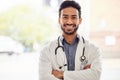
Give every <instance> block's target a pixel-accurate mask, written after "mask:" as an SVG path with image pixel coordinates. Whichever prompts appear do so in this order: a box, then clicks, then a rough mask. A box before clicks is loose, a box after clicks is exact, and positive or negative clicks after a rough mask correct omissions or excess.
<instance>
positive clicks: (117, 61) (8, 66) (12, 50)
mask: <svg viewBox="0 0 120 80" xmlns="http://www.w3.org/2000/svg"><path fill="white" fill-rule="evenodd" d="M62 1H63V0H0V80H38V79H39V78H38V77H39V72H38V63H39V51H40V50H41V48H42V47H43V46H44V45H45V44H47V42H48V41H49V40H52V39H54V38H57V37H58V36H59V35H60V33H61V30H60V26H59V25H58V8H59V5H60V3H61V2H62ZM76 1H77V2H79V3H80V5H81V7H82V18H83V21H82V24H81V25H80V27H79V30H78V33H79V34H81V35H83V36H84V37H85V38H86V39H89V40H91V41H92V42H93V43H95V44H96V45H98V46H99V47H100V49H101V50H102V53H101V54H102V57H103V59H102V60H103V72H102V76H101V80H120V76H119V75H118V74H120V45H119V44H120V22H119V21H120V18H119V17H120V11H119V8H120V1H119V0H97V1H96V0H76Z"/></svg>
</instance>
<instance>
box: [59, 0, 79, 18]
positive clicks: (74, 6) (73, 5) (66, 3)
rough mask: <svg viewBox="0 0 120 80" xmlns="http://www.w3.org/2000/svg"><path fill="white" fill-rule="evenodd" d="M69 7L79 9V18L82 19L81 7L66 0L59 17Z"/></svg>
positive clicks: (71, 0)
mask: <svg viewBox="0 0 120 80" xmlns="http://www.w3.org/2000/svg"><path fill="white" fill-rule="evenodd" d="M67 7H73V8H75V9H77V10H78V12H79V17H80V18H81V6H80V5H79V4H78V3H77V2H75V1H73V0H65V1H63V2H62V3H61V5H60V8H59V17H60V15H61V10H62V9H64V8H67Z"/></svg>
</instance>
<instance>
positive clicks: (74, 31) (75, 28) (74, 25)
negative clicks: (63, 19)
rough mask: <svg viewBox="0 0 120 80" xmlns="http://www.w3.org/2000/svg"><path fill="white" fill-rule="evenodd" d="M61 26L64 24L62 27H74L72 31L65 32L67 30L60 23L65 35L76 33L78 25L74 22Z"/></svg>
mask: <svg viewBox="0 0 120 80" xmlns="http://www.w3.org/2000/svg"><path fill="white" fill-rule="evenodd" d="M63 26H64V27H66V26H72V27H74V30H73V31H72V32H67V31H66V30H65V29H64V28H63V27H62V25H61V29H62V31H63V32H64V33H65V34H67V35H73V34H74V33H76V32H77V30H78V25H76V24H64V25H63Z"/></svg>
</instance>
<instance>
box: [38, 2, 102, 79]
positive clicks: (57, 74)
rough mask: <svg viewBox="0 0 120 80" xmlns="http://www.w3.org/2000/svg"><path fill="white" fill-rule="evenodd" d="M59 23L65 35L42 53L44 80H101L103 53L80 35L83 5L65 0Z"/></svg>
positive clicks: (41, 68) (41, 71)
mask: <svg viewBox="0 0 120 80" xmlns="http://www.w3.org/2000/svg"><path fill="white" fill-rule="evenodd" d="M58 21H59V24H60V26H61V29H62V31H63V33H62V35H61V36H59V37H58V39H57V40H55V41H52V42H51V43H50V44H49V45H48V46H46V47H45V48H44V49H43V50H42V51H41V54H40V63H39V72H40V75H39V76H40V80H99V79H100V74H101V57H100V51H99V49H98V48H97V47H96V46H94V45H93V44H91V43H90V42H88V41H87V40H85V39H84V38H83V37H82V36H80V35H78V33H77V29H78V27H79V24H81V21H82V18H81V7H80V5H79V4H78V3H77V2H75V1H71V0H66V1H63V3H62V4H61V5H60V8H59V19H58Z"/></svg>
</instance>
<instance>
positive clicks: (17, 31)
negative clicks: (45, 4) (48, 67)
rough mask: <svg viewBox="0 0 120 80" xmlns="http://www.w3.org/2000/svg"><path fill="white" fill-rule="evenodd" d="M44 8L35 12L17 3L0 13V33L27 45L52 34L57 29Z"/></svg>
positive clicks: (38, 41)
mask: <svg viewBox="0 0 120 80" xmlns="http://www.w3.org/2000/svg"><path fill="white" fill-rule="evenodd" d="M46 10H47V9H44V10H41V11H40V12H39V13H36V12H35V11H34V10H32V9H31V8H30V7H29V6H27V5H26V6H25V5H18V6H16V7H14V8H12V9H10V10H9V11H7V12H4V13H2V14H0V35H7V36H10V37H12V38H13V39H15V40H17V41H19V42H21V43H22V44H23V45H24V46H29V47H31V46H33V44H34V43H35V42H37V43H40V42H41V41H43V40H45V39H46V38H47V37H50V36H52V35H53V36H54V35H55V34H56V33H57V32H58V31H56V27H55V26H56V25H55V22H54V21H53V19H52V18H51V17H49V16H48V15H47V14H49V13H46Z"/></svg>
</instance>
